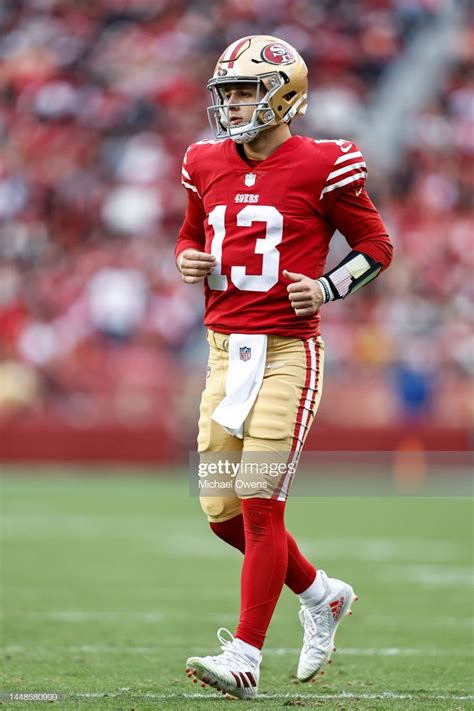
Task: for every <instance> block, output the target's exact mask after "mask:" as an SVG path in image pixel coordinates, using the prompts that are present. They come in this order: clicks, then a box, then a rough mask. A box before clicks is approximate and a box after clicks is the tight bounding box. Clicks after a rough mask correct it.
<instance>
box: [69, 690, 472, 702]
mask: <svg viewBox="0 0 474 711" xmlns="http://www.w3.org/2000/svg"><path fill="white" fill-rule="evenodd" d="M128 691H131V692H132V694H134V695H135V696H138V695H139V696H140V697H141V698H145V699H156V700H157V701H158V700H160V701H165V700H168V699H170V700H171V699H221V700H222V699H223V696H222V694H217V693H212V692H210V693H208V694H202V693H201V694H200V693H193V694H192V693H187V694H186V693H185V694H153V693H151V692H146V693H144V694H140V692H138V693H137V692H136V691H132V689H121V690H120V691H82V692H81V691H79V692H75V693H71V694H66V698H73V699H74V698H79V699H80V698H86V699H97V698H100V697H103V696H107V697H112V698H113V697H117V696H122V694H124V693H127V692H128ZM280 699H281V700H284V699H301V700H303V699H311V700H317V701H324V700H325V699H332V700H334V699H354V700H356V701H377V700H384V699H387V700H390V699H393V700H395V701H397V700H401V699H406V700H413V701H416V700H418V701H423V700H427V701H472V700H473V699H474V696H473V695H466V696H458V695H456V696H454V695H453V696H449V695H447V694H430V693H427V694H426V693H422V694H395V693H394V692H393V691H382V692H381V693H380V694H357V693H355V692H352V691H343V692H341V693H340V694H314V693H312V692H306V693H300V694H295V693H288V694H259V695H258V697H257V700H258V701H265V700H268V701H277V700H280Z"/></svg>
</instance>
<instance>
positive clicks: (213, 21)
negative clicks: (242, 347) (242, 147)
mask: <svg viewBox="0 0 474 711" xmlns="http://www.w3.org/2000/svg"><path fill="white" fill-rule="evenodd" d="M445 1H446V0H361V1H360V2H353V1H352V0H320V1H319V2H317V3H315V2H311V0H223V1H222V2H210V1H209V0H194V1H193V0H173V2H167V1H166V0H94V2H86V1H85V0H3V2H2V3H1V5H0V142H1V145H2V150H1V153H0V419H1V418H12V417H13V418H18V417H20V418H37V417H45V416H46V417H51V418H56V417H58V418H61V419H62V420H64V421H66V422H70V423H72V424H77V425H82V424H87V425H90V424H93V423H94V422H103V421H113V422H126V423H129V424H131V425H140V423H142V422H151V421H153V420H155V419H156V418H159V417H166V418H172V419H173V420H175V421H176V422H178V423H183V422H184V423H186V422H188V421H190V422H193V421H194V420H195V416H196V407H195V406H194V402H195V398H197V396H198V393H199V391H200V388H201V386H202V374H203V364H204V361H205V346H204V341H203V338H202V329H201V326H200V324H201V319H202V298H201V296H200V289H199V288H198V287H185V286H184V285H182V284H181V283H180V279H179V276H178V274H177V272H176V270H175V265H174V255H173V246H174V240H175V237H176V233H177V231H178V229H179V226H180V224H181V221H182V216H183V209H184V205H185V194H184V189H183V188H182V186H181V185H180V180H179V175H180V164H181V160H182V156H183V154H184V151H185V149H186V147H187V145H188V144H189V143H191V142H194V141H196V140H198V139H202V138H206V137H209V136H210V131H209V129H208V126H207V118H206V106H207V105H208V96H207V94H208V92H207V90H206V88H205V85H206V81H207V79H208V78H209V76H210V75H211V73H212V69H213V66H214V63H215V61H216V59H217V57H218V56H219V54H220V53H221V51H222V50H223V49H224V48H225V47H226V46H227V44H229V43H230V42H231V41H233V40H235V39H236V38H238V37H240V36H244V35H248V34H258V33H266V34H269V33H271V34H274V35H276V36H280V37H282V38H284V39H286V40H287V41H289V42H290V43H292V44H294V45H295V46H296V47H297V48H298V49H299V50H300V51H301V53H302V54H303V56H304V57H305V59H306V60H307V63H308V67H309V72H310V82H311V84H310V110H309V111H308V114H307V116H306V117H305V118H304V120H301V121H300V122H299V123H298V124H296V123H295V124H294V126H293V128H294V130H295V131H296V132H298V133H302V134H306V135H311V136H315V137H319V138H325V137H345V138H350V139H357V133H358V128H359V127H360V125H361V123H363V121H364V113H365V111H366V110H367V106H370V102H371V98H372V97H373V96H374V93H375V92H376V91H377V88H378V87H379V86H380V84H381V82H383V81H384V80H385V78H386V76H387V70H388V69H389V68H390V67H391V66H392V65H393V63H394V62H396V61H397V60H398V58H399V57H400V56H401V55H402V54H403V52H404V50H405V48H406V46H407V45H408V44H409V43H410V42H411V41H412V39H413V38H414V37H416V35H417V33H418V32H420V31H422V29H423V28H425V27H426V26H428V25H429V23H430V22H433V18H434V17H435V16H436V13H437V12H438V10H439V8H440V6H442V5H443V4H444V2H445ZM455 44H456V46H455V49H454V50H453V56H452V58H451V62H450V64H449V66H448V67H447V68H446V71H445V72H444V75H443V77H442V81H441V86H440V89H439V92H438V95H437V96H436V97H435V99H434V100H432V101H431V102H430V103H429V104H428V105H425V106H424V107H423V109H422V110H421V111H420V113H419V114H418V115H417V116H416V117H414V118H413V120H412V121H411V122H410V123H409V125H407V126H406V132H405V135H406V144H405V146H404V147H403V151H402V153H401V155H400V160H399V162H398V163H397V164H396V165H393V166H392V169H391V171H385V172H384V173H382V172H381V171H379V170H378V169H377V165H370V164H369V176H370V173H371V168H372V169H373V170H372V175H375V176H376V180H374V179H372V182H371V181H370V178H369V184H368V188H369V192H370V194H371V195H372V196H373V199H374V201H375V202H376V204H377V206H378V207H379V209H380V210H381V212H382V215H383V217H384V219H385V221H386V224H387V226H388V228H389V232H390V234H391V236H392V238H393V241H394V243H395V249H396V252H395V261H394V263H393V266H392V267H391V269H390V270H389V271H388V272H387V274H386V275H384V277H383V279H380V280H379V281H378V282H376V283H375V284H374V285H371V286H370V287H368V288H367V289H366V290H363V291H361V292H359V293H358V294H357V296H355V297H353V298H351V299H350V300H348V301H345V302H344V303H342V304H341V303H335V304H330V305H328V306H327V307H324V313H323V337H324V338H325V340H326V341H327V346H328V348H327V350H328V359H327V372H326V384H325V388H326V393H325V397H324V398H323V405H322V408H321V414H320V416H321V418H322V420H323V421H328V422H342V423H348V424H351V423H354V422H357V423H359V424H360V423H363V422H370V423H372V424H373V423H374V422H375V423H377V422H380V423H392V422H399V421H400V420H407V419H409V420H411V421H413V422H433V423H437V424H442V425H446V426H459V425H466V424H467V422H468V420H469V418H470V416H472V404H471V397H470V391H469V386H468V379H469V377H470V376H472V375H473V370H474V363H473V351H474V336H473V332H472V314H473V310H472V298H473V284H472V281H470V278H469V277H470V270H471V269H472V266H473V261H474V252H473V249H472V246H470V240H471V238H472V232H473V223H472V216H471V215H470V214H469V210H470V207H471V205H470V200H469V195H470V193H471V192H472V187H473V182H474V176H473V173H472V170H471V172H469V159H472V152H473V146H474V141H473V101H474V63H473V57H474V32H473V28H472V26H471V25H470V24H469V23H465V24H464V26H463V28H462V29H461V30H459V37H458V38H457V41H456V43H455ZM361 147H362V150H364V146H363V145H362V146H361ZM345 251H346V248H345V246H344V241H343V240H342V238H340V237H339V242H338V241H337V239H336V248H335V251H334V253H333V257H334V258H336V257H337V256H342V255H343V254H344V253H345ZM355 374H356V377H355ZM193 398H194V400H193ZM190 401H191V402H192V404H190Z"/></svg>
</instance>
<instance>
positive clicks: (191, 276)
mask: <svg viewBox="0 0 474 711" xmlns="http://www.w3.org/2000/svg"><path fill="white" fill-rule="evenodd" d="M215 266H216V258H215V257H214V255H213V254H207V253H206V252H198V251H197V250H196V249H185V250H184V251H183V252H181V254H180V255H179V257H178V261H177V267H178V269H179V271H180V272H181V276H182V278H183V281H184V282H185V283H186V284H197V283H198V282H199V281H202V280H203V279H205V278H206V277H207V275H208V274H210V273H211V272H212V270H213V269H214V267H215Z"/></svg>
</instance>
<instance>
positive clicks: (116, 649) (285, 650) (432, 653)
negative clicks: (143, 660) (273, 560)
mask: <svg viewBox="0 0 474 711" xmlns="http://www.w3.org/2000/svg"><path fill="white" fill-rule="evenodd" d="M168 647H169V645H161V646H160V645H156V646H154V647H121V646H115V645H106V644H105V645H104V644H103V645H100V644H99V645H88V644H82V645H72V646H64V647H63V646H52V647H47V646H43V647H41V646H40V647H24V646H21V645H10V646H7V647H4V648H3V652H5V653H6V654H15V653H18V654H19V653H22V652H26V653H28V652H33V653H36V654H37V653H53V652H54V653H57V652H69V653H72V654H81V653H82V654H123V653H127V652H128V653H130V654H158V653H161V652H163V650H164V649H168ZM172 647H173V649H175V650H176V649H187V647H188V645H172ZM300 651H301V649H300V648H299V647H273V648H272V647H270V648H268V649H265V651H264V656H265V655H268V656H272V657H284V656H286V655H298V654H299V653H300ZM339 654H342V655H346V656H351V657H416V656H419V657H463V658H464V657H465V658H468V657H472V656H473V653H472V652H471V650H469V651H466V652H463V651H462V650H459V649H446V650H442V649H419V648H402V647H385V648H381V649H376V648H368V649H359V648H357V647H340V648H339V647H338V650H337V655H338V656H339Z"/></svg>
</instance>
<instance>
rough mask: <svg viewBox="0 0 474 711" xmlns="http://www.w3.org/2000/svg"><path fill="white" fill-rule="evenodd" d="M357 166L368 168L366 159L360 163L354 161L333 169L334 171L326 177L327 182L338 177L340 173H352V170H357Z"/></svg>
mask: <svg viewBox="0 0 474 711" xmlns="http://www.w3.org/2000/svg"><path fill="white" fill-rule="evenodd" d="M356 168H365V169H367V166H366V164H365V163H364V161H361V162H360V163H352V164H351V165H345V166H344V167H343V168H339V170H333V172H332V173H329V175H328V177H327V178H326V182H327V183H328V182H329V181H330V180H332V179H333V178H337V177H339V175H344V173H350V171H351V170H355V169H356Z"/></svg>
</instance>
